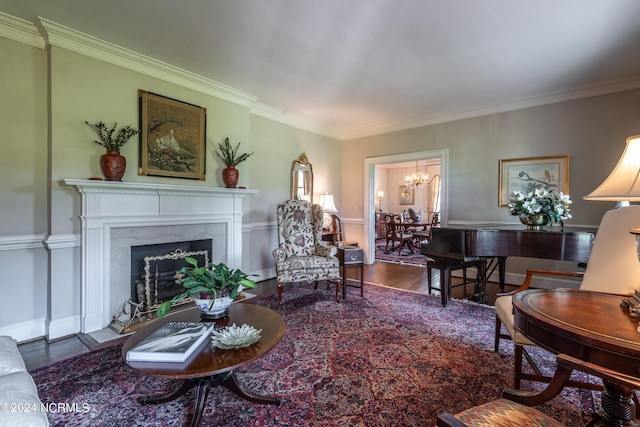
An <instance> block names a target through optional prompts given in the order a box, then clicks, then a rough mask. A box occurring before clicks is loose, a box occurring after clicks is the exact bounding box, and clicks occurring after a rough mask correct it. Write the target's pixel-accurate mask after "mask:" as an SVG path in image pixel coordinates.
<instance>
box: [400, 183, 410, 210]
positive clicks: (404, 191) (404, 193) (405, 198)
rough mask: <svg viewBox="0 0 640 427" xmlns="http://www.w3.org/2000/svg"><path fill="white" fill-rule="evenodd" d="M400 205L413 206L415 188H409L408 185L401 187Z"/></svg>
mask: <svg viewBox="0 0 640 427" xmlns="http://www.w3.org/2000/svg"><path fill="white" fill-rule="evenodd" d="M400 204H401V205H412V204H413V188H409V187H407V186H406V185H401V186H400Z"/></svg>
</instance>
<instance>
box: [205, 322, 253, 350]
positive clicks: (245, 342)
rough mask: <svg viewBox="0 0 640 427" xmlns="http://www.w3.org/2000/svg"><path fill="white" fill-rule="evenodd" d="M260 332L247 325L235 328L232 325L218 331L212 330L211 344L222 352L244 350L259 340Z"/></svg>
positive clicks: (234, 325)
mask: <svg viewBox="0 0 640 427" xmlns="http://www.w3.org/2000/svg"><path fill="white" fill-rule="evenodd" d="M260 332H262V329H256V328H254V327H253V326H250V325H247V324H244V325H242V326H236V324H235V323H234V324H233V325H231V326H226V327H224V328H222V329H220V330H217V331H216V330H214V331H213V332H212V333H211V342H212V343H213V345H214V346H215V347H218V348H220V349H223V350H232V349H239V348H245V347H249V346H250V345H251V344H253V343H255V342H256V341H258V340H259V339H260Z"/></svg>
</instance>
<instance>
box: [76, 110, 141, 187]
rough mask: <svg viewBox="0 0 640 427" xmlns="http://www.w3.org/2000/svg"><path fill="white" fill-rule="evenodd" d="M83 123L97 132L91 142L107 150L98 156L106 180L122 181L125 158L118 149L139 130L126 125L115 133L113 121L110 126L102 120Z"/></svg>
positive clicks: (125, 166)
mask: <svg viewBox="0 0 640 427" xmlns="http://www.w3.org/2000/svg"><path fill="white" fill-rule="evenodd" d="M85 123H86V124H87V126H89V127H90V128H91V129H93V131H94V132H95V133H96V134H98V139H96V140H94V141H93V142H95V143H96V144H98V145H102V146H103V147H104V148H106V149H107V152H106V153H105V154H103V155H102V156H101V157H100V168H101V169H102V174H103V175H104V177H105V178H106V179H107V181H122V177H123V176H124V172H125V170H126V168H127V159H125V158H124V156H122V155H121V154H120V149H121V148H122V146H123V145H124V144H126V143H127V141H129V139H130V138H131V137H132V136H134V135H137V134H138V133H140V130H139V129H136V128H134V127H132V126H131V125H127V126H124V127H122V128H120V130H118V132H117V133H116V128H117V127H118V124H117V123H114V124H113V126H112V127H111V128H109V127H107V125H106V124H105V123H104V122H96V123H89V122H88V121H85Z"/></svg>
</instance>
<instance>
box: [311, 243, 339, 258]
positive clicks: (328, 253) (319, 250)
mask: <svg viewBox="0 0 640 427" xmlns="http://www.w3.org/2000/svg"><path fill="white" fill-rule="evenodd" d="M337 253H338V248H336V247H335V246H324V245H319V244H316V255H318V256H323V257H326V258H336V254H337Z"/></svg>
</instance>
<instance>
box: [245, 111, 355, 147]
mask: <svg viewBox="0 0 640 427" xmlns="http://www.w3.org/2000/svg"><path fill="white" fill-rule="evenodd" d="M250 112H251V114H254V115H256V116H260V117H263V118H265V119H269V120H273V121H276V122H280V123H283V124H286V125H289V126H292V127H294V128H296V129H300V130H305V131H308V132H311V133H314V134H316V135H321V136H326V137H327V138H332V139H336V140H338V141H341V140H342V139H343V138H342V134H341V133H340V132H338V131H337V130H335V129H329V128H326V127H322V126H317V125H314V124H313V123H309V122H306V121H304V120H298V119H295V118H293V117H291V116H288V115H287V112H286V111H283V110H279V109H277V108H274V107H270V106H268V105H265V104H262V103H260V102H255V103H254V104H253V105H252V106H251V110H250Z"/></svg>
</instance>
